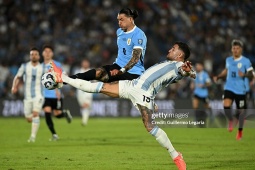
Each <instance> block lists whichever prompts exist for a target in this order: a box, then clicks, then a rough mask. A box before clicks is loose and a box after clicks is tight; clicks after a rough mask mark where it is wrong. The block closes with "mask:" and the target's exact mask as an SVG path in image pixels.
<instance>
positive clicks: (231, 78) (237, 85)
mask: <svg viewBox="0 0 255 170" xmlns="http://www.w3.org/2000/svg"><path fill="white" fill-rule="evenodd" d="M226 69H227V71H228V72H227V80H226V84H225V87H224V90H229V91H231V92H233V93H235V94H239V95H244V94H245V93H246V85H245V78H243V77H240V76H239V75H238V71H239V70H240V71H241V72H243V73H247V72H248V71H251V70H253V68H252V65H251V62H250V60H249V59H248V58H246V57H244V56H241V57H240V58H238V59H236V60H234V58H233V57H232V56H230V57H228V58H227V59H226Z"/></svg>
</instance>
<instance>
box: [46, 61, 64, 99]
mask: <svg viewBox="0 0 255 170" xmlns="http://www.w3.org/2000/svg"><path fill="white" fill-rule="evenodd" d="M53 61H54V63H55V64H56V66H58V67H59V68H62V65H61V63H60V62H58V61H55V60H53ZM43 66H44V72H45V73H46V72H48V70H49V69H50V63H48V64H44V63H43ZM56 90H58V91H59V92H60V89H54V90H48V89H46V88H44V94H43V95H44V97H45V98H52V99H56V98H57V94H56Z"/></svg>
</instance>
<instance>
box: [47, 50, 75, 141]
mask: <svg viewBox="0 0 255 170" xmlns="http://www.w3.org/2000/svg"><path fill="white" fill-rule="evenodd" d="M53 55H54V53H53V47H52V46H50V45H45V46H44V47H43V59H44V64H43V65H44V70H45V71H48V70H49V69H50V68H51V66H50V62H51V61H52V60H53ZM54 62H55V63H56V64H57V66H58V67H60V68H61V64H60V63H59V62H57V61H54ZM44 98H45V101H44V104H43V110H44V113H45V119H46V123H47V126H48V128H49V130H50V131H51V133H52V139H51V140H53V141H56V140H58V139H59V137H58V135H57V133H56V130H55V128H54V124H53V121H52V117H51V114H52V113H53V114H54V116H55V117H57V118H63V117H65V118H66V120H67V122H68V123H71V121H72V116H71V113H70V111H69V110H63V99H62V96H61V91H60V90H59V89H54V90H48V89H46V88H45V89H44Z"/></svg>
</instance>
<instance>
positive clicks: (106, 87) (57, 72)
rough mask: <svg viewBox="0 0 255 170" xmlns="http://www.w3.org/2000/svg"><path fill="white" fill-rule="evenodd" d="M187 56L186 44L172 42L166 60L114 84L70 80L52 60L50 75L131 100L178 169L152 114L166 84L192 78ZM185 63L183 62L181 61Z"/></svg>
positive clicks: (180, 164)
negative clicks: (142, 72)
mask: <svg viewBox="0 0 255 170" xmlns="http://www.w3.org/2000/svg"><path fill="white" fill-rule="evenodd" d="M189 56H190V50H189V47H188V45H187V44H185V43H182V42H176V43H175V44H174V46H173V47H172V48H171V49H170V50H169V51H168V55H167V60H166V61H165V62H161V63H159V64H155V65H154V66H152V67H150V68H149V69H147V70H146V71H145V72H144V74H142V75H141V76H140V77H139V78H137V79H134V80H132V81H130V80H122V81H116V82H114V83H103V82H97V83H91V82H89V81H84V80H79V79H72V78H70V77H68V76H66V75H65V74H64V73H62V71H61V69H60V68H58V67H57V66H56V65H55V64H54V63H52V66H53V74H54V76H55V79H56V82H66V83H68V84H70V85H71V86H73V87H76V88H78V89H81V90H83V91H86V92H90V93H103V94H105V95H108V96H110V97H118V98H125V99H129V100H131V101H132V103H133V104H134V105H135V106H136V107H137V109H138V110H139V111H140V113H141V115H142V120H143V123H144V126H145V128H146V130H147V131H148V132H149V133H150V134H151V135H152V136H154V137H155V138H156V140H157V141H158V142H159V144H160V145H161V146H163V147H164V148H166V149H167V150H168V153H169V154H170V156H171V157H172V159H173V160H174V162H175V164H176V166H177V167H178V169H179V170H186V163H185V161H184V160H183V157H182V155H181V154H180V153H179V152H177V151H176V150H175V148H174V147H173V145H172V143H171V141H170V140H169V138H168V136H167V134H166V133H165V132H164V131H163V130H162V129H161V128H159V127H158V126H156V125H155V124H154V123H152V121H153V119H152V113H153V110H154V108H155V107H154V98H155V96H156V94H157V93H158V92H159V91H161V90H162V89H163V88H165V87H167V86H168V85H169V84H172V83H176V82H177V81H179V80H181V79H182V78H183V77H185V76H189V75H190V76H191V77H192V78H195V77H196V74H195V72H194V71H193V70H192V67H191V65H190V62H185V61H186V60H187V59H188V58H189ZM184 62H185V63H184Z"/></svg>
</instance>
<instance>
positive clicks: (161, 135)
mask: <svg viewBox="0 0 255 170" xmlns="http://www.w3.org/2000/svg"><path fill="white" fill-rule="evenodd" d="M138 108H139V110H140V112H141V115H142V120H143V123H144V126H145V128H146V130H147V131H148V132H149V133H150V134H151V135H152V136H154V137H155V138H156V140H157V141H158V143H159V144H160V145H161V146H162V147H164V148H166V149H167V151H168V153H169V154H170V156H171V157H172V159H173V161H174V163H175V164H176V166H177V168H178V169H179V170H186V163H185V161H184V160H183V157H182V154H181V153H180V152H177V151H176V150H175V149H174V147H173V145H172V143H171V141H170V139H169V138H168V136H167V134H166V133H165V132H164V130H162V129H161V128H159V127H158V126H154V125H153V124H152V123H151V121H152V119H151V115H152V111H151V110H149V109H148V108H147V107H145V106H141V105H139V104H138Z"/></svg>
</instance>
